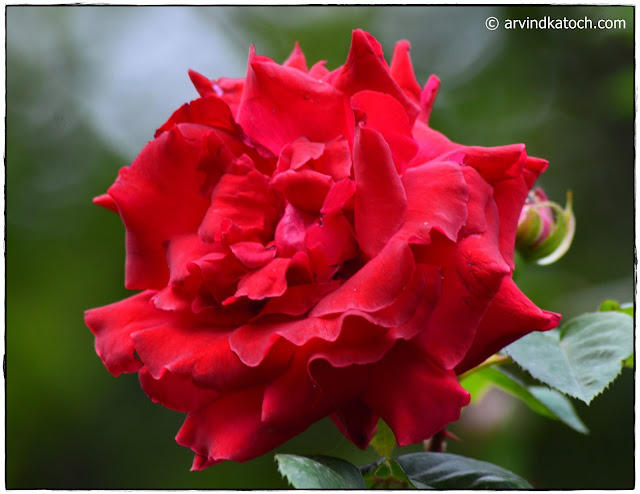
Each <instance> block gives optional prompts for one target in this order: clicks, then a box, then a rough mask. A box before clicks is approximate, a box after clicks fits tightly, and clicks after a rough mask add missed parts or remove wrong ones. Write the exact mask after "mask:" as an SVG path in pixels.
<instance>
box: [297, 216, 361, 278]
mask: <svg viewBox="0 0 640 494" xmlns="http://www.w3.org/2000/svg"><path fill="white" fill-rule="evenodd" d="M304 245H305V248H306V250H307V253H308V254H309V260H310V261H311V268H312V269H313V271H314V273H316V274H317V275H318V279H319V280H328V279H330V278H331V277H332V276H333V275H334V274H335V273H336V272H337V271H338V270H339V269H340V268H341V267H342V264H343V263H344V262H345V261H348V260H349V259H352V258H354V257H355V256H356V254H357V252H358V245H357V243H356V240H355V238H354V236H353V230H352V228H351V224H350V223H349V222H348V221H347V219H346V218H345V217H344V216H343V215H338V214H334V215H331V216H326V217H325V218H324V219H323V220H322V224H317V223H316V224H315V225H312V226H311V227H309V229H308V230H307V233H306V235H305V237H304Z"/></svg>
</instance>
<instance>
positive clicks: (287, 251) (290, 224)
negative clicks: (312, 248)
mask: <svg viewBox="0 0 640 494" xmlns="http://www.w3.org/2000/svg"><path fill="white" fill-rule="evenodd" d="M315 221H316V217H315V215H313V214H310V213H307V212H305V211H303V210H301V209H298V208H297V207H295V206H294V205H293V204H287V206H286V208H285V210H284V215H283V216H282V218H281V219H280V222H279V223H278V226H277V227H276V232H275V242H276V250H277V252H278V255H279V256H280V257H291V256H293V255H294V254H295V253H296V252H298V251H302V250H304V236H305V234H306V232H307V229H308V228H309V227H310V226H311V225H313V224H314V223H315Z"/></svg>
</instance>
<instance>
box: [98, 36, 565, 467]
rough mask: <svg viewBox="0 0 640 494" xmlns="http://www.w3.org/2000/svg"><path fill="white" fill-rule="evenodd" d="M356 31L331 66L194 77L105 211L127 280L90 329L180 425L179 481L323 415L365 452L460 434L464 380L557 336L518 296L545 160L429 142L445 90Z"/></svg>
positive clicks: (112, 362)
mask: <svg viewBox="0 0 640 494" xmlns="http://www.w3.org/2000/svg"><path fill="white" fill-rule="evenodd" d="M408 51H409V44H408V43H407V42H406V41H402V42H399V43H398V44H397V45H396V47H395V51H394V53H393V59H392V62H391V66H390V67H389V66H388V65H387V63H386V62H385V60H384V58H383V54H382V49H381V46H380V44H379V43H378V42H377V41H376V40H375V39H374V38H373V37H372V36H371V35H369V34H367V33H365V32H363V31H360V30H356V31H354V33H353V40H352V44H351V50H350V52H349V56H348V58H347V61H346V63H345V64H344V65H343V66H342V67H339V68H338V69H336V70H334V71H332V72H329V71H328V70H327V69H326V68H325V67H324V62H320V63H317V64H315V65H314V66H313V67H311V69H308V68H307V65H306V62H305V58H304V55H303V54H302V51H301V50H300V48H299V47H298V46H296V47H295V49H294V51H293V53H292V54H291V56H290V57H289V59H288V60H287V61H286V62H285V63H284V64H283V65H278V64H276V63H275V62H273V61H272V60H271V59H269V58H267V57H264V56H259V55H255V53H254V51H253V48H252V49H251V51H250V53H249V63H248V67H247V75H246V78H245V79H238V80H232V79H219V80H217V81H211V80H209V79H207V78H205V77H204V76H202V75H200V74H197V73H195V72H191V73H190V76H191V79H192V81H193V82H194V85H195V86H196V88H197V90H198V92H199V93H200V96H201V97H200V98H199V99H196V100H195V101H192V102H191V103H189V104H186V105H184V106H183V107H182V108H180V109H179V110H177V111H176V112H175V113H174V114H173V115H172V116H171V118H170V119H169V121H168V122H167V123H166V124H164V125H163V126H162V127H160V129H158V131H157V132H156V135H155V139H154V140H153V141H151V142H150V143H149V144H148V145H147V146H146V147H145V148H144V149H143V150H142V152H141V153H140V155H139V156H138V158H136V160H135V161H134V162H133V163H132V164H131V166H128V167H125V168H122V169H121V170H120V173H119V175H118V178H117V180H116V182H115V184H114V185H112V186H111V187H110V188H109V190H108V193H107V194H106V195H103V196H100V197H98V198H96V199H95V202H96V203H97V204H100V205H102V206H104V207H106V208H108V209H111V210H113V211H115V212H117V213H118V214H119V215H120V216H121V217H122V221H123V222H124V225H125V227H126V249H127V258H126V281H125V285H126V287H127V288H130V289H140V290H144V291H142V292H141V293H138V294H137V295H134V296H133V297H131V298H128V299H125V300H123V301H120V302H117V303H115V304H112V305H108V306H106V307H101V308H98V309H93V310H90V311H88V312H87V313H86V323H87V325H88V326H89V328H91V331H92V332H93V333H94V334H95V346H96V350H97V353H98V355H99V356H100V358H101V359H102V360H103V362H104V364H105V366H106V367H107V369H108V370H109V371H110V372H111V373H112V374H114V375H118V374H120V373H121V372H138V375H139V378H140V383H141V385H142V388H143V389H144V391H145V392H146V393H147V394H148V395H149V396H150V397H151V399H152V400H153V401H155V402H159V403H161V404H162V405H164V406H166V407H169V408H172V409H174V410H178V411H181V412H186V413H188V415H187V418H186V421H185V423H184V425H183V426H182V428H181V429H180V431H179V432H178V435H177V438H176V440H177V441H178V443H180V444H181V445H184V446H187V447H189V448H191V449H192V450H193V451H195V453H196V457H195V460H194V463H193V468H194V469H202V468H205V467H207V466H209V465H213V464H215V463H218V462H220V461H221V460H226V459H232V460H237V461H244V460H248V459H250V458H254V457H256V456H258V455H261V454H263V453H265V452H267V451H269V450H270V449H272V448H274V447H275V446H277V445H279V444H281V443H283V442H284V441H286V440H287V439H289V438H291V437H292V436H294V435H296V434H298V433H300V432H302V431H303V430H305V429H306V428H307V427H309V426H310V425H311V424H312V423H314V422H316V421H317V420H319V419H321V418H323V417H325V416H327V415H328V416H330V417H331V418H332V420H333V421H334V422H335V424H336V425H337V426H338V428H339V429H340V430H341V431H342V432H343V433H344V435H345V436H346V437H347V438H349V439H350V440H351V441H352V442H354V443H355V444H356V445H357V446H359V447H365V446H366V445H367V444H368V443H369V441H370V439H371V437H372V435H373V434H374V432H375V429H376V423H377V421H378V418H380V417H382V418H383V419H384V420H385V421H386V422H387V423H388V424H389V426H390V427H391V429H393V431H394V433H395V435H396V438H397V441H398V443H399V444H400V445H406V444H409V443H413V442H417V441H421V440H423V439H426V438H428V437H430V436H431V435H433V434H434V433H435V432H437V431H439V430H441V429H442V428H443V427H444V426H445V425H446V424H448V423H449V422H451V421H455V420H457V419H458V417H459V414H460V409H461V408H462V407H463V406H465V405H466V404H467V403H468V402H469V395H468V393H467V392H466V391H465V390H464V389H462V388H461V387H460V385H459V384H458V379H457V374H459V373H460V372H463V371H465V370H466V369H469V368H471V367H473V366H475V365H476V364H478V363H480V362H481V361H483V360H484V359H485V358H487V357H488V356H490V355H491V354H493V353H494V352H496V351H497V350H499V349H501V348H502V347H503V346H505V345H506V344H508V343H510V342H512V341H513V340H515V339H517V338H519V337H521V336H523V335H525V334H527V333H529V332H531V331H535V330H546V329H549V328H552V327H555V326H556V324H557V322H558V320H559V315H557V314H553V313H550V312H546V311H542V310H540V309H538V308H537V307H536V306H535V305H533V303H531V302H530V301H529V300H528V299H527V298H526V297H525V296H524V295H523V294H522V293H521V292H520V291H519V290H518V288H517V287H516V286H515V284H514V283H513V281H512V278H511V275H512V272H513V268H514V265H513V248H514V240H515V234H516V229H517V224H518V218H519V216H520V211H521V209H522V206H523V204H524V201H525V198H526V197H527V193H528V192H529V190H530V188H531V187H532V185H533V183H534V182H535V180H536V178H537V177H538V175H539V174H540V173H541V172H542V171H543V170H544V169H545V168H546V166H547V163H546V162H545V161H542V160H540V159H537V158H532V157H529V156H527V154H526V152H525V147H524V146H523V145H512V146H505V147H498V148H481V147H468V146H462V145H459V144H455V143H453V142H451V141H449V140H448V139H447V138H446V137H444V136H443V135H442V134H440V133H438V132H436V131H434V130H432V129H430V128H429V127H428V126H427V119H428V117H429V113H430V109H431V106H432V104H433V100H434V97H435V94H436V91H437V88H438V85H439V81H438V79H437V78H436V77H433V76H432V77H431V78H430V79H429V81H428V82H427V84H426V86H425V88H424V89H421V88H420V86H419V85H418V83H417V82H416V79H415V76H414V74H413V69H412V66H411V61H410V59H409V55H408Z"/></svg>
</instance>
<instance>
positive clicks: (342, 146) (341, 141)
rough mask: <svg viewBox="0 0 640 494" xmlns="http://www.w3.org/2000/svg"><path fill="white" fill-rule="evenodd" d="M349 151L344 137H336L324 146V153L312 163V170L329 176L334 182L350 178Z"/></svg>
mask: <svg viewBox="0 0 640 494" xmlns="http://www.w3.org/2000/svg"><path fill="white" fill-rule="evenodd" d="M351 165H352V163H351V149H349V142H348V141H347V139H345V138H344V137H338V138H337V139H334V140H333V141H331V142H327V143H325V145H324V153H322V155H321V156H319V157H318V158H315V161H314V162H313V169H314V170H315V171H317V172H320V173H324V174H325V175H329V176H330V177H332V178H333V179H334V180H340V179H343V178H347V177H350V176H351Z"/></svg>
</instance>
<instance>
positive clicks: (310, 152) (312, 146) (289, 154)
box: [276, 137, 324, 172]
mask: <svg viewBox="0 0 640 494" xmlns="http://www.w3.org/2000/svg"><path fill="white" fill-rule="evenodd" d="M323 152H324V144H322V143H321V142H311V141H309V139H307V138H306V137H300V138H299V139H296V140H295V141H294V142H292V143H291V144H287V145H286V146H285V147H284V148H282V152H281V153H280V158H279V159H278V165H277V167H276V168H277V170H278V172H283V171H286V170H297V169H298V168H300V167H301V166H303V165H304V164H306V163H307V162H308V161H310V160H315V159H317V158H319V157H320V156H322V153H323Z"/></svg>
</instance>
